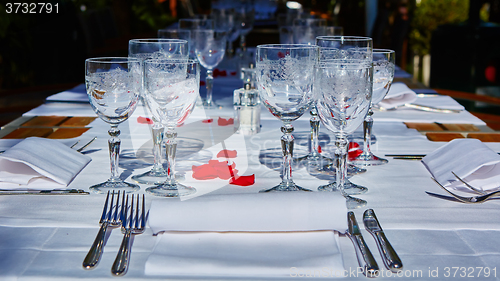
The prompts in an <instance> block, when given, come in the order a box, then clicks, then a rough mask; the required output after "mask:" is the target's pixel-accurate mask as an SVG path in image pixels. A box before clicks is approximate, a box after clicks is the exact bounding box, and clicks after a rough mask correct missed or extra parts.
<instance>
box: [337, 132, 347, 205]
mask: <svg viewBox="0 0 500 281" xmlns="http://www.w3.org/2000/svg"><path fill="white" fill-rule="evenodd" d="M335 146H336V147H337V149H336V151H335V155H336V156H337V157H336V161H335V164H336V170H337V171H336V181H337V186H336V188H337V189H338V190H339V191H340V193H341V194H342V195H343V196H347V194H346V193H345V191H344V185H345V182H346V179H347V150H348V148H349V142H348V141H347V138H346V137H345V136H344V135H340V136H337V139H336V140H335Z"/></svg>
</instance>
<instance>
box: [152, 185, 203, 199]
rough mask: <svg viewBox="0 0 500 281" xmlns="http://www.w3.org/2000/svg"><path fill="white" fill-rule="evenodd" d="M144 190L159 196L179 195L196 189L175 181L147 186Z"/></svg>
mask: <svg viewBox="0 0 500 281" xmlns="http://www.w3.org/2000/svg"><path fill="white" fill-rule="evenodd" d="M146 192H147V193H149V194H152V195H154V196H159V197H181V196H187V195H191V194H194V193H195V192H196V189H195V188H194V187H190V186H185V185H182V184H180V183H177V182H175V183H163V184H159V185H157V186H151V187H148V188H146Z"/></svg>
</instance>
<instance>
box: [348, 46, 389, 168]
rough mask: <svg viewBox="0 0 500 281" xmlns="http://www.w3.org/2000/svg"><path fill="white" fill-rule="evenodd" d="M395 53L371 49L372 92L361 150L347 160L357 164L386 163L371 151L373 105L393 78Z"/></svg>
mask: <svg viewBox="0 0 500 281" xmlns="http://www.w3.org/2000/svg"><path fill="white" fill-rule="evenodd" d="M395 58H396V53H395V52H394V51H393V50H387V49H373V93H372V102H371V105H370V110H369V111H368V114H367V115H366V118H365V121H364V122H363V133H364V134H363V144H364V145H363V152H362V153H361V154H360V155H358V156H357V157H356V158H354V159H349V161H350V162H351V163H353V164H355V165H359V166H376V165H382V164H385V163H387V162H388V161H387V159H384V158H380V157H378V156H375V155H374V154H373V153H372V151H371V137H372V127H373V118H372V115H373V109H372V108H373V106H374V105H376V104H378V103H379V102H381V101H382V100H383V99H384V97H385V95H386V94H387V92H389V88H390V87H391V84H392V80H393V79H394V68H395V66H394V61H395Z"/></svg>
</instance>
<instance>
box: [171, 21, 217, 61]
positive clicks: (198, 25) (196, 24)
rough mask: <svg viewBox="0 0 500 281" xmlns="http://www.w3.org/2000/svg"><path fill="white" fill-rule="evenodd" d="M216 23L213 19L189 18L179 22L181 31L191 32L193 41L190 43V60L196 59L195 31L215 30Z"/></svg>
mask: <svg viewBox="0 0 500 281" xmlns="http://www.w3.org/2000/svg"><path fill="white" fill-rule="evenodd" d="M213 28H214V22H213V20H211V19H204V18H188V19H180V20H179V30H188V31H190V32H191V40H188V41H189V58H190V59H194V60H195V59H196V53H195V52H194V37H193V30H195V29H213Z"/></svg>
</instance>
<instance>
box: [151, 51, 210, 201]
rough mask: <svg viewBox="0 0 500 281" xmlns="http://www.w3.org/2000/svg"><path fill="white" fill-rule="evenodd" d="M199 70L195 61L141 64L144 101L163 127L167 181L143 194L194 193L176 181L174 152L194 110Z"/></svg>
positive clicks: (197, 92) (154, 60)
mask: <svg viewBox="0 0 500 281" xmlns="http://www.w3.org/2000/svg"><path fill="white" fill-rule="evenodd" d="M199 85H200V68H199V65H198V62H196V61H194V60H187V59H186V60H170V59H148V60H146V61H145V62H144V88H145V98H146V102H147V103H148V105H149V108H150V109H151V112H152V113H153V116H154V117H155V118H156V119H157V120H159V121H160V122H161V124H162V125H163V126H165V128H166V133H165V137H166V140H165V146H166V158H165V159H166V162H167V167H168V168H167V171H168V173H167V179H166V180H165V181H164V182H163V183H160V184H158V185H156V186H152V187H148V188H147V189H146V192H148V193H151V194H153V195H156V196H162V197H179V196H185V195H189V194H193V193H195V192H196V189H195V188H193V187H189V186H185V185H182V184H180V183H178V182H177V181H176V179H175V153H176V149H177V142H176V140H175V138H176V137H177V133H176V132H175V127H177V126H180V125H182V124H183V123H184V121H185V120H186V119H187V117H188V116H189V114H191V112H192V111H193V108H194V106H195V103H196V98H197V97H198V95H199V88H200V86H199Z"/></svg>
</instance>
